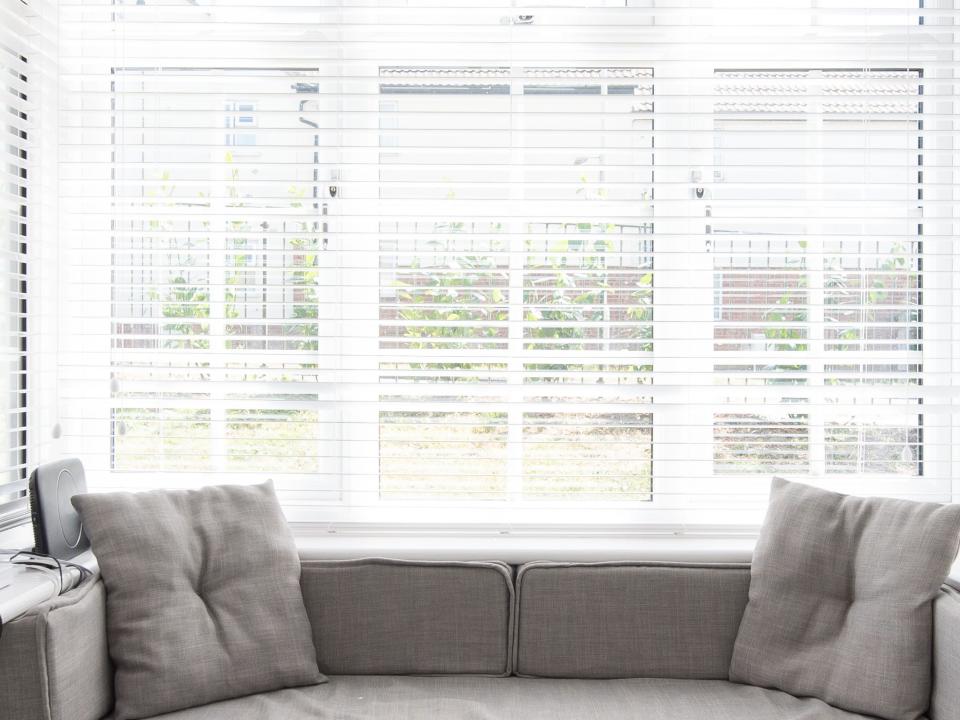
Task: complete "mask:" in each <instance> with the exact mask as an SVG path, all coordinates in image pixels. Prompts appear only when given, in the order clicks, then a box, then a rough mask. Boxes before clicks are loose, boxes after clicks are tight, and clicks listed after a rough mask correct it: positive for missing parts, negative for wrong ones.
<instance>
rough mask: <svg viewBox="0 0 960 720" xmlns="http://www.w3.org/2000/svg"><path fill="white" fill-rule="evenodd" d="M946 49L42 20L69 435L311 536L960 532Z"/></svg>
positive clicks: (232, 20)
mask: <svg viewBox="0 0 960 720" xmlns="http://www.w3.org/2000/svg"><path fill="white" fill-rule="evenodd" d="M957 17H958V13H957V11H956V10H955V9H954V8H953V3H952V2H931V1H930V0H926V2H925V3H921V2H919V1H916V0H914V1H911V0H873V1H871V2H866V1H863V0H826V1H824V0H818V1H817V2H812V1H802V2H801V1H800V0H778V1H777V2H775V3H773V4H771V3H767V2H762V3H761V2H752V1H750V0H713V1H712V2H711V1H709V0H704V1H703V2H697V3H690V2H687V1H686V0H683V1H681V0H676V1H672V0H668V1H667V2H653V1H652V0H619V1H618V2H612V1H609V2H608V1H607V0H579V1H578V2H576V3H572V2H564V1H563V0H553V1H544V2H532V3H525V4H518V3H515V2H507V1H506V0H469V1H461V2H455V1H454V0H446V1H437V2H434V1H432V0H410V1H409V2H403V1H399V0H355V1H354V0H336V1H334V0H330V1H327V2H322V3H316V2H310V3H307V2H295V1H291V2H283V3H279V4H273V3H270V4H268V3H262V2H257V1H256V0H189V1H188V0H182V1H181V0H164V1H163V2H159V1H154V0H139V1H138V2H133V1H132V0H131V1H130V2H122V1H118V0H112V1H110V2H108V1H106V0H64V1H63V2H62V3H61V25H60V37H61V42H62V43H63V47H64V54H65V55H67V56H68V59H67V60H66V61H65V62H64V64H63V65H64V78H63V82H64V88H65V91H64V96H63V103H62V110H61V114H60V122H61V128H62V132H61V140H62V156H63V163H62V165H61V177H62V183H61V187H62V197H63V203H64V205H66V206H67V211H66V212H65V213H64V215H63V218H64V226H65V227H64V232H65V235H66V239H67V244H68V247H69V253H68V258H67V261H68V263H69V266H70V267H71V272H70V277H69V278H68V280H67V288H68V289H67V290H66V292H67V293H68V302H67V303H65V305H66V312H67V317H66V320H65V323H66V326H67V330H66V333H65V338H64V344H65V348H66V349H64V350H63V351H62V353H61V357H62V368H61V372H62V377H63V381H64V382H63V391H62V395H63V398H64V399H63V403H64V408H65V409H64V410H63V411H62V413H63V416H64V428H65V432H66V435H67V439H68V442H69V443H70V446H71V447H72V448H75V450H76V452H78V453H81V454H82V455H83V456H84V458H85V460H86V461H87V464H88V466H89V467H90V474H91V479H92V482H93V484H94V485H96V486H99V487H152V486H164V485H178V486H183V485H196V484H199V483H202V482H220V481H229V480H237V479H240V480H250V481H252V480H256V479H260V478H263V477H272V478H273V479H274V481H275V482H276V484H277V486H278V488H279V489H280V490H281V492H282V497H283V499H284V501H285V502H286V503H287V505H288V507H289V509H290V514H291V517H293V518H296V519H325V520H355V521H361V520H370V521H380V520H400V521H412V520H420V519H426V520H435V521H438V522H447V521H453V520H455V519H459V518H461V517H466V516H469V517H471V518H477V519H492V520H494V521H497V522H501V521H502V522H524V521H530V522H539V521H544V522H567V521H590V522H593V521H597V522H620V521H624V520H626V519H628V520H630V521H636V519H637V518H646V520H647V521H648V522H651V523H663V524H666V525H676V524H677V523H682V524H687V523H690V524H697V523H740V522H743V523H751V522H755V521H756V520H757V519H758V515H757V510H758V509H759V508H761V506H762V500H763V498H764V495H765V491H766V486H767V483H768V481H769V477H770V475H771V474H774V473H778V474H782V475H785V476H788V477H792V478H797V479H804V480H807V481H810V482H814V483H818V484H821V485H826V486H830V487H835V488H838V489H842V490H855V491H860V492H874V493H884V494H893V495H903V496H910V497H924V498H934V499H943V500H949V499H950V497H951V492H952V483H951V478H952V476H953V475H954V474H955V472H956V469H957V466H958V462H957V460H958V458H957V457H956V454H955V452H954V451H953V449H952V448H953V447H954V445H955V444H956V440H957V438H956V437H955V430H954V425H955V424H956V422H957V417H956V402H955V397H954V394H955V383H954V381H953V377H954V373H955V372H956V370H957V369H958V361H960V353H958V348H957V345H956V342H955V340H954V338H955V337H956V335H955V333H956V331H957V330H956V328H957V323H958V317H957V315H956V313H957V311H956V310H955V308H956V306H957V302H956V300H957V296H958V292H960V286H958V285H960V283H958V281H957V277H958V269H960V263H958V261H957V258H958V250H957V245H956V242H955V240H954V237H955V235H956V234H957V222H958V218H957V212H956V207H957V205H956V199H957V177H956V170H955V167H956V165H957V157H958V153H957V148H956V145H955V143H956V131H957V128H956V127H955V111H956V102H955V95H956V80H955V74H956V50H957V42H956V40H957V38H956V36H955V32H956V30H955V27H956V26H955V22H956V20H957ZM461 512H462V513H464V514H463V515H461V514H460V513H461Z"/></svg>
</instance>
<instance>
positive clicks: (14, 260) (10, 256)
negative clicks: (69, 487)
mask: <svg viewBox="0 0 960 720" xmlns="http://www.w3.org/2000/svg"><path fill="white" fill-rule="evenodd" d="M55 36H56V15H55V8H54V7H53V6H52V5H51V4H50V3H48V2H46V1H45V0H29V1H28V0H0V112H2V120H0V132H2V134H3V139H2V142H0V152H2V159H0V335H2V337H3V338H4V341H3V346H2V351H0V368H2V373H3V380H2V386H0V530H4V529H6V528H8V527H11V526H13V525H16V524H19V523H20V522H23V521H25V520H26V519H27V517H28V511H27V498H26V488H27V477H28V474H29V469H30V466H31V465H33V464H36V463H37V462H39V461H41V460H44V459H47V458H46V455H47V454H48V448H49V445H50V442H51V425H52V422H53V420H52V418H51V417H50V403H49V402H48V397H49V395H50V389H51V386H52V385H53V384H55V379H56V366H55V357H54V354H53V334H52V320H51V317H50V314H51V311H52V306H51V305H50V300H49V299H50V291H51V280H52V276H51V280H48V279H47V278H46V277H41V275H42V273H41V268H42V267H43V266H44V265H45V263H48V262H49V261H50V260H51V259H53V258H54V257H55V254H56V245H55V228H56V224H57V221H56V206H57V204H56V199H55V192H56V184H55V182H54V181H53V178H55V173H56V156H55V145H56V130H55V127H56V122H57V113H56V104H55V103H56V90H55V85H54V83H55V77H56V48H55V43H54V39H55Z"/></svg>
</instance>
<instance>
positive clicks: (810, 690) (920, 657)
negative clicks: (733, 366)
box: [730, 478, 960, 720]
mask: <svg viewBox="0 0 960 720" xmlns="http://www.w3.org/2000/svg"><path fill="white" fill-rule="evenodd" d="M958 538H960V506H958V505H938V504H936V503H917V502H910V501H907V500H893V499H883V498H861V497H852V496H848V495H840V494H838V493H833V492H827V491H825V490H820V489H817V488H813V487H810V486H808V485H803V484H800V483H791V482H787V481H786V480H781V479H779V478H776V479H774V481H773V487H772V490H771V495H770V506H769V509H768V510H767V517H766V521H765V522H764V526H763V529H762V531H761V533H760V538H759V540H758V542H757V547H756V550H755V552H754V559H753V565H752V567H751V578H750V592H749V600H748V602H747V608H746V610H745V612H744V616H743V620H742V621H741V624H740V629H739V631H738V633H737V639H736V642H735V644H734V651H733V659H732V661H731V664H730V679H731V680H734V681H737V682H742V683H749V684H751V685H759V686H762V687H772V688H778V689H780V690H784V691H786V692H789V693H791V694H793V695H798V696H812V697H817V698H820V699H822V700H824V701H826V702H828V703H830V704H831V705H834V706H836V707H839V708H844V709H846V710H851V711H854V712H859V713H865V714H869V715H876V716H878V717H882V718H890V720H914V718H917V717H919V716H920V715H922V714H923V713H924V711H925V710H926V709H927V706H928V704H929V701H930V682H931V680H930V675H931V656H932V631H933V625H932V612H933V607H932V601H933V599H934V597H935V596H936V595H937V593H938V592H939V589H940V585H941V584H942V583H943V580H944V578H945V577H946V575H947V573H948V571H949V569H950V565H951V563H952V562H953V559H954V558H955V556H956V554H957V543H958Z"/></svg>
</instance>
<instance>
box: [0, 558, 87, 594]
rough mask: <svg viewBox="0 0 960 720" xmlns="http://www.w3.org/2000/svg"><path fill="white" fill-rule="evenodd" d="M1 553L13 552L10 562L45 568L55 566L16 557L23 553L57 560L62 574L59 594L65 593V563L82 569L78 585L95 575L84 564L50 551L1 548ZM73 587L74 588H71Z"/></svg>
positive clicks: (59, 572)
mask: <svg viewBox="0 0 960 720" xmlns="http://www.w3.org/2000/svg"><path fill="white" fill-rule="evenodd" d="M0 553H3V554H9V553H12V555H11V557H10V558H9V560H8V562H11V563H14V564H16V565H26V566H28V567H38V568H43V569H45V570H53V568H52V567H51V566H50V565H49V564H45V563H42V562H30V561H29V560H27V561H20V562H15V559H16V558H17V557H19V556H21V555H23V556H26V557H30V556H33V557H38V558H47V559H48V560H52V561H53V562H55V563H56V564H57V571H58V574H59V576H60V591H59V592H58V593H57V594H58V595H63V593H64V587H63V567H64V565H66V566H67V567H72V568H74V569H76V570H79V571H80V579H79V581H78V582H77V584H76V587H79V586H80V585H82V584H83V583H84V582H85V581H86V580H87V579H88V578H90V577H92V576H93V572H92V571H91V570H90V569H89V568H86V567H84V566H83V565H79V564H78V563H74V562H70V561H69V560H61V559H60V558H57V557H54V556H53V555H50V554H49V553H42V552H35V551H33V550H0ZM71 589H73V588H71Z"/></svg>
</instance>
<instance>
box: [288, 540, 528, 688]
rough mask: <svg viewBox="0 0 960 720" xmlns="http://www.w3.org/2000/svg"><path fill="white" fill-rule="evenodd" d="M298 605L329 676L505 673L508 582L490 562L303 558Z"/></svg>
mask: <svg viewBox="0 0 960 720" xmlns="http://www.w3.org/2000/svg"><path fill="white" fill-rule="evenodd" d="M302 565H303V571H302V575H301V577H300V587H301V588H302V589H303V601H304V604H305V605H306V606H307V616H308V617H309V618H310V624H311V625H312V626H313V644H314V646H315V647H316V648H317V660H318V662H319V665H320V669H321V670H322V671H323V672H326V673H330V674H331V675H454V674H460V673H469V674H473V675H509V674H510V669H511V668H510V660H511V653H510V650H511V642H512V636H511V628H512V623H513V574H512V570H511V569H510V567H509V566H508V565H505V564H503V563H499V562H427V561H405V560H384V559H378V558H371V559H365V560H336V561H323V560H304V561H303V563H302Z"/></svg>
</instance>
